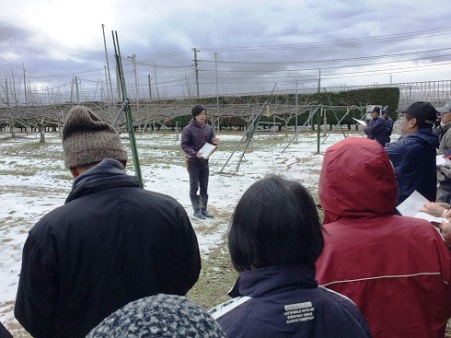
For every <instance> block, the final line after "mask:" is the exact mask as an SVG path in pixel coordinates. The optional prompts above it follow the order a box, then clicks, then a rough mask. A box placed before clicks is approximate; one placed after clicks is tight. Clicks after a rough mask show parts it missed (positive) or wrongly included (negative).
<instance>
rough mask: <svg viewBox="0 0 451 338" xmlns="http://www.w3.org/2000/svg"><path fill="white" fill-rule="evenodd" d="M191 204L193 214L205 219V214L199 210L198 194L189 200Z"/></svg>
mask: <svg viewBox="0 0 451 338" xmlns="http://www.w3.org/2000/svg"><path fill="white" fill-rule="evenodd" d="M191 204H192V205H193V209H194V213H193V215H194V216H195V217H197V218H200V219H205V216H204V215H203V214H202V212H201V210H200V196H196V198H195V199H194V200H191Z"/></svg>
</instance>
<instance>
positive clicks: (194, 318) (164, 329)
mask: <svg viewBox="0 0 451 338" xmlns="http://www.w3.org/2000/svg"><path fill="white" fill-rule="evenodd" d="M94 337H96V338H101V337H108V338H114V337H143V338H144V337H198V338H201V337H202V338H204V337H205V338H219V337H224V338H225V337H226V336H225V334H224V332H223V331H222V329H221V327H220V326H219V324H218V323H217V322H216V321H215V320H214V319H213V318H212V317H211V316H210V315H209V314H208V313H207V311H205V310H204V309H203V308H201V307H200V306H199V305H197V304H195V303H193V302H191V301H189V300H188V299H187V298H186V297H183V296H177V295H167V294H158V295H155V296H150V297H145V298H141V299H138V300H135V301H133V302H131V303H128V304H127V305H125V306H124V307H122V308H121V309H119V310H117V311H116V312H114V313H112V314H111V315H109V316H108V317H107V318H105V319H104V320H103V321H102V322H100V324H98V325H97V326H96V327H95V328H94V329H92V330H91V332H90V333H89V334H88V335H87V336H86V338H94Z"/></svg>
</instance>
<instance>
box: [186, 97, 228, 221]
mask: <svg viewBox="0 0 451 338" xmlns="http://www.w3.org/2000/svg"><path fill="white" fill-rule="evenodd" d="M191 115H192V117H193V119H192V120H191V122H190V123H189V124H188V125H187V126H185V127H184V128H183V131H182V141H181V144H180V145H181V147H182V149H183V151H184V152H185V153H186V157H187V169H188V173H189V181H190V192H189V194H190V199H191V204H192V206H193V209H194V216H195V217H198V218H200V219H205V218H206V217H210V218H211V217H213V215H212V214H210V213H209V212H208V211H207V202H208V179H209V176H210V168H209V165H208V158H209V155H211V154H212V151H213V150H214V149H215V146H216V145H217V144H218V143H219V139H218V138H217V137H216V136H215V133H214V131H213V128H212V127H211V126H210V125H209V124H208V123H207V122H206V119H207V112H206V110H205V108H204V107H203V106H201V105H196V106H194V108H193V109H192V111H191ZM207 146H208V147H207ZM207 148H208V149H207ZM199 188H200V189H199ZM198 190H200V192H199V195H198V194H197V191H198Z"/></svg>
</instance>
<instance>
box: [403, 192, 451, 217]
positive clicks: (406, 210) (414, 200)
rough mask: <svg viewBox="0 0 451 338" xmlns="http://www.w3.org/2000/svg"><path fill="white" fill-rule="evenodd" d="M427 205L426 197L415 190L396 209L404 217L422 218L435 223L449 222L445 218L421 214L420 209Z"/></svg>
mask: <svg viewBox="0 0 451 338" xmlns="http://www.w3.org/2000/svg"><path fill="white" fill-rule="evenodd" d="M426 203H429V201H428V200H427V199H426V197H424V196H423V195H421V194H420V193H419V192H418V191H416V190H415V191H414V192H413V193H412V194H411V195H410V196H409V197H407V198H406V199H405V200H404V202H402V203H401V204H400V205H398V206H397V207H396V210H398V211H399V213H400V214H401V215H403V216H412V217H416V218H422V219H425V220H426V221H429V222H435V223H442V222H447V219H446V218H444V217H435V216H432V215H429V214H427V213H425V212H421V211H420V209H421V208H422V207H423V205H424V204H426Z"/></svg>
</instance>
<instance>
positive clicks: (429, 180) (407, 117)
mask: <svg viewBox="0 0 451 338" xmlns="http://www.w3.org/2000/svg"><path fill="white" fill-rule="evenodd" d="M438 114H439V112H438V111H437V110H436V109H435V108H434V106H433V105H432V104H430V103H429V102H423V101H418V102H414V103H412V104H411V105H410V106H409V107H408V108H407V110H406V111H405V112H404V113H403V116H402V119H401V134H402V136H401V137H400V138H399V139H398V140H397V141H396V142H391V143H389V144H387V145H386V146H385V150H386V152H387V154H388V156H389V158H390V161H391V162H392V164H393V167H394V169H395V172H396V183H397V187H398V199H397V203H396V205H398V204H400V203H402V202H403V201H404V200H405V199H406V198H407V197H409V196H410V194H411V193H413V192H414V191H415V190H416V191H418V192H419V193H420V194H421V195H423V196H424V197H425V198H427V199H428V200H429V201H435V199H436V194H437V173H436V149H437V148H438V145H439V142H438V136H437V135H435V134H434V133H433V131H432V127H433V126H434V125H435V121H436V120H437V116H438Z"/></svg>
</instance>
